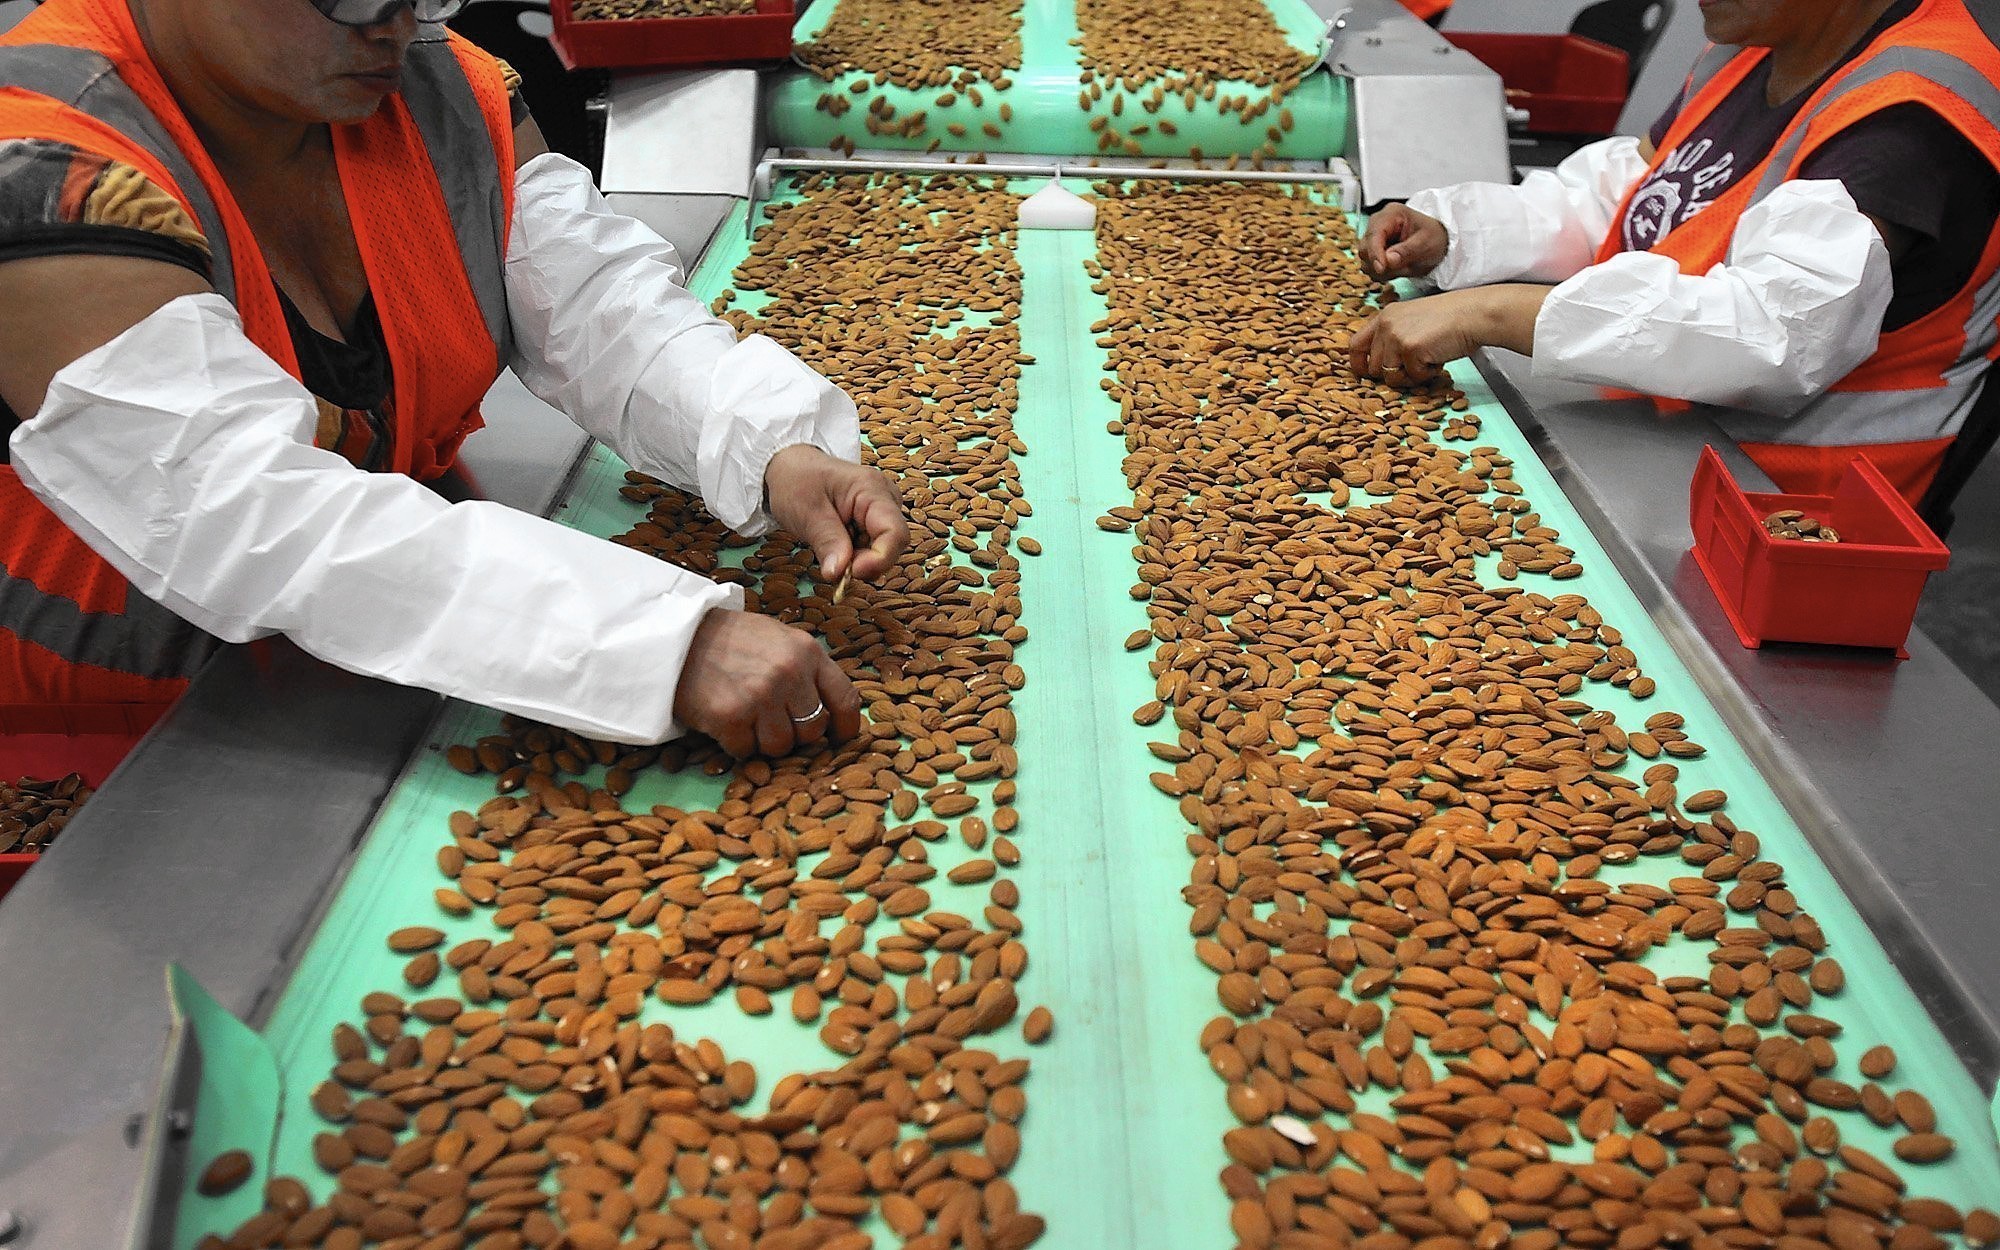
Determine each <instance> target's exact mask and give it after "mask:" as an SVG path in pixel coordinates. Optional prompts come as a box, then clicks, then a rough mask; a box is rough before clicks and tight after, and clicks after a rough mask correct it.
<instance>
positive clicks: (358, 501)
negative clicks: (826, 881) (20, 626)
mask: <svg viewBox="0 0 2000 1250" xmlns="http://www.w3.org/2000/svg"><path fill="white" fill-rule="evenodd" d="M85 281H87V282H88V283H89V285H88V286H80V285H78V284H79V283H81V282H85ZM200 285H201V284H200V280H199V279H198V278H195V277H194V276H193V275H192V274H190V273H188V271H186V270H184V269H179V268H177V267H174V266H171V265H165V264H161V263H159V262H154V261H144V260H134V259H131V258H126V257H92V256H63V257H46V258H39V259H35V260H23V261H14V262H8V263H6V264H4V265H0V337H4V338H5V340H6V341H7V342H9V343H10V344H20V345H21V346H20V348H19V350H10V351H9V352H7V353H5V354H4V355H0V397H4V398H5V399H6V400H7V402H8V404H9V405H10V406H11V407H13V408H14V409H15V410H16V411H20V412H29V413H34V414H35V415H34V416H33V418H32V419H30V420H28V421H26V422H24V423H23V424H22V425H21V427H20V428H19V429H18V430H17V431H16V432H15V433H14V435H13V438H12V440H11V444H10V448H11V452H12V459H13V463H14V466H15V468H16V470H17V471H18V472H19V474H20V476H21V479H22V481H23V482H24V483H25V484H26V485H27V486H28V487H29V489H30V490H32V491H33V492H34V493H35V494H37V495H38V496H39V497H40V498H41V499H42V500H43V501H44V502H45V503H47V504H48V505H49V506H50V507H51V508H52V509H53V510H54V511H55V512H56V513H57V514H58V515H59V516H61V517H62V519H63V520H64V521H65V523H67V524H68V525H70V527H71V528H72V529H73V530H75V531H76V533H77V534H78V535H79V536H81V537H82V538H84V539H85V541H87V542H89V543H90V545H91V546H92V548H93V549H94V550H96V551H97V552H98V553H99V554H100V555H102V556H104V557H105V558H106V559H107V560H108V561H110V562H111V563H112V564H113V565H114V566H115V567H117V568H118V569H119V571H120V572H122V573H124V574H125V575H126V576H127V577H129V578H131V579H132V581H133V582H134V584H135V585H137V586H138V587H139V589H140V590H141V591H142V592H144V593H146V594H147V595H149V596H150V597H152V598H154V599H156V600H158V601H160V602H162V603H164V604H165V605H166V606H168V607H169V608H171V609H173V610H174V611H175V612H177V613H178V614H180V615H181V616H183V617H184V618H186V619H187V620H189V621H191V622H192V623H194V624H196V625H198V626H200V627H201V628H203V629H205V630H207V631H209V632H210V633H213V634H215V635H217V636H219V637H222V638H224V639H226V640H230V641H245V640H248V639H251V638H256V637H261V636H265V635H268V634H272V633H283V634H286V635H287V636H289V637H291V638H292V639H293V641H295V642H297V643H298V644H299V645H300V646H301V647H303V648H304V649H305V650H307V651H309V652H311V653H313V654H315V655H318V656H319V657H321V658H323V659H326V660H328V661H330V662H332V663H335V664H338V665H340V666H341V667H344V668H347V669H350V670H352V671H356V672H360V673H364V674H367V675H370V676H378V677H384V678H387V679H390V680H393V681H399V682H403V683H406V684H410V685H418V686H423V687H426V688H429V689H433V690H438V691H441V692H444V693H447V694H454V695H459V696H462V697H466V698H470V699H474V700H477V701H480V702H484V703H488V704H491V705H493V706H496V707H499V708H502V709H503V710H506V711H511V712H517V713H520V714H522V715H526V716H531V717H534V718H536V719H541V720H548V721H552V722H554V723H557V724H560V725H564V726H566V727H568V728H573V729H577V730H579V731H581V732H584V733H589V734H592V735H595V736H600V737H606V738H611V739H615V740H618V741H626V742H650V741H659V740H661V739H663V738H666V737H671V736H675V735H676V734H678V733H680V732H682V731H683V730H684V729H686V728H688V727H689V726H691V725H692V726H694V727H701V728H708V727H709V726H714V727H715V729H716V730H717V731H720V732H722V733H724V734H727V733H729V732H730V731H731V730H732V728H734V727H735V725H736V723H737V721H739V720H742V721H743V722H744V723H745V724H748V725H749V726H750V727H751V730H752V733H751V736H750V737H748V738H742V737H739V738H738V739H737V743H736V745H737V746H739V747H746V748H747V747H754V746H756V745H757V741H758V735H759V733H760V732H761V726H760V725H759V724H758V722H757V717H756V716H755V715H752V716H750V717H748V718H747V719H746V718H744V717H742V716H741V715H740V709H738V708H737V707H736V706H735V705H734V704H733V703H732V702H730V701H732V700H733V701H738V702H740V701H745V700H750V699H757V700H760V701H761V702H762V703H763V704H765V705H767V706H792V705H797V704H803V705H804V706H803V707H800V708H798V710H805V708H806V707H810V706H811V705H812V704H813V703H814V702H817V701H820V700H822V699H823V700H824V701H825V702H826V703H827V704H828V706H829V708H831V709H834V710H835V711H836V713H837V715H836V717H835V723H834V725H833V728H834V729H835V730H836V731H838V730H841V729H842V728H843V726H845V727H846V728H848V729H850V730H851V728H852V727H853V726H855V725H856V724H858V715H857V711H856V709H858V702H856V701H854V700H853V697H852V692H851V689H850V688H848V687H846V684H845V681H844V679H840V680H834V679H833V678H832V677H830V676H829V675H828V674H826V673H825V672H824V670H822V669H820V668H819V667H818V666H817V661H819V660H823V659H824V654H823V653H822V652H819V650H818V648H817V647H816V646H815V645H814V644H813V643H812V642H811V640H810V639H808V638H806V637H805V636H804V635H802V634H796V631H790V630H785V629H784V627H783V626H780V625H778V624H777V623H776V622H771V621H768V620H764V619H763V618H742V619H743V620H744V621H746V622H748V621H756V622H758V624H756V625H748V626H747V627H739V626H738V625H737V624H736V622H734V621H731V622H718V623H717V624H715V625H711V624H710V623H709V618H710V617H712V616H713V617H723V616H727V617H741V616H742V614H740V613H734V612H729V613H714V612H712V611H711V609H714V608H718V607H725V608H726V607H732V606H735V605H737V604H738V603H739V602H740V600H739V597H738V593H737V592H736V591H734V590H732V589H727V588H724V587H721V586H717V585H715V584H714V583H712V582H709V581H707V580H706V579H703V578H700V577H697V576H695V575H693V574H691V573H688V572H686V571H685V570H681V569H677V568H674V567H673V566H671V565H668V564H665V563H662V562H660V561H657V560H653V559H650V558H648V557H646V556H644V555H642V554H640V553H638V552H635V551H631V550H628V549H626V548H622V547H618V546H616V545H614V544H610V543H605V542H602V541H601V540H598V539H595V538H593V537H590V536H588V535H585V534H582V533H580V532H577V531H574V530H569V529H566V528H564V527H562V526H558V525H555V524H554V523H552V522H548V521H544V520H542V519H541V518H539V517H534V516H530V515H528V514H526V513H521V512H516V511H513V510H512V509H508V508H504V507H501V506H500V505H497V504H491V503H483V502H472V503H461V504H455V505H454V504H448V503H446V502H445V501H444V500H443V499H441V498H439V497H438V496H437V495H435V494H433V493H432V492H430V491H429V490H427V489H425V488H424V487H422V486H421V485H419V484H418V483H416V482H414V481H412V480H410V479H408V478H405V477H400V476H395V475H389V474H368V473H362V472H360V471H359V470H357V469H355V468H354V467H353V466H351V465H349V464H348V463H347V462H346V461H344V460H341V459H340V458H339V457H337V456H334V455H332V454H331V453H328V452H324V451H320V450H318V449H315V448H314V447H312V446H311V442H310V439H311V431H312V428H313V423H314V420H315V418H316V411H315V406H314V404H313V401H312V399H311V396H310V395H309V394H307V393H306V391H305V390H304V388H303V387H301V386H299V384H298V383H297V382H296V381H295V380H294V379H292V378H291V377H290V376H289V375H287V374H285V373H284V372H283V370H281V369H279V368H278V366H277V365H276V364H275V362H273V361H271V360H270V358H269V357H268V356H266V355H264V354H263V353H262V352H261V351H259V350H258V349H257V348H256V347H255V346H254V345H253V344H251V343H250V342H249V340H248V339H246V338H244V337H243V334H242V331H241V328H240V324H239V323H238V321H237V319H236V315H235V312H234V310H233V309H231V308H230V307H229V306H228V304H227V302H226V301H224V300H222V298H221V297H220V296H218V295H215V294H213V293H209V292H205V291H203V290H200V289H198V288H199V287H200ZM190 287H194V288H197V289H189V288H190ZM82 289H88V290H91V291H93V298H92V299H90V300H77V299H75V298H74V292H75V291H77V290H82ZM149 305H157V306H156V307H148V306H149ZM121 321H130V322H131V324H130V325H129V326H125V327H124V328H122V329H121V328H120V327H119V324H118V323H119V322H121ZM31 326H32V327H33V329H32V332H31V331H30V327H31ZM99 340H102V341H101V342H100V341H99ZM71 355H74V359H64V358H65V357H66V356H71ZM161 360H173V361H179V362H183V363H182V367H181V368H179V369H177V370H175V371H174V372H173V373H171V374H167V375H162V374H160V373H159V372H158V371H157V368H156V365H155V362H158V361H161ZM760 627H761V628H760ZM770 631H781V632H782V633H783V634H786V635H795V636H796V639H797V641H796V642H794V641H793V640H792V639H791V638H774V637H773V636H771V634H770ZM746 635H748V636H747V637H746ZM698 640H705V641H701V642H700V644H699V645H698ZM723 643H727V644H728V645H727V646H722V644H723ZM719 647H720V649H723V650H726V651H729V652H732V653H734V654H736V655H738V656H739V657H743V658H742V659H739V661H738V662H737V663H736V665H735V668H736V670H737V671H736V672H734V673H733V674H732V676H731V678H730V679H729V681H728V682H727V683H726V685H727V687H728V689H727V690H720V689H718V688H717V687H718V686H720V685H723V684H724V683H719V682H713V681H710V682H696V683H682V682H680V681H679V680H678V679H679V678H680V676H681V669H682V663H683V661H684V660H685V659H687V658H688V657H689V656H690V655H696V654H706V653H712V652H714V651H715V650H717V649H718V648H719ZM827 663H828V664H830V661H828V662H827ZM745 669H751V670H754V671H752V672H750V673H749V674H747V675H746V673H745V672H744V671H743V670H745ZM824 727H825V724H824V722H823V721H822V722H820V723H819V724H815V725H812V726H807V727H806V728H805V734H806V736H808V737H816V736H818V733H819V732H820V731H821V730H822V729H823V728H824ZM786 745H789V740H787V743H786Z"/></svg>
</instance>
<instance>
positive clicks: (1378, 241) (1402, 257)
mask: <svg viewBox="0 0 2000 1250" xmlns="http://www.w3.org/2000/svg"><path fill="white" fill-rule="evenodd" d="M1450 246H1451V235H1450V234H1449V233H1448V232H1447V231H1446V230H1445V228H1444V223H1443V222H1441V221H1439V220H1438V219H1437V218H1435V217H1430V216H1426V215H1425V214H1423V213H1419V212H1417V211H1415V210H1414V209H1412V208H1410V207H1408V206H1407V205H1403V204H1390V205H1387V206H1385V207H1384V208H1383V209H1382V210H1381V211H1380V212H1377V213H1376V214H1375V215H1374V216H1373V217H1370V218H1369V219H1368V233H1367V234H1365V235H1363V236H1362V237H1361V268H1362V270H1363V271H1365V272H1366V273H1367V274H1368V276H1369V277H1371V278H1373V279H1375V280H1376V281H1377V282H1387V281H1389V280H1390V279H1392V278H1421V277H1424V276H1425V275H1427V274H1429V273H1430V271H1431V270H1433V269H1436V268H1437V267H1438V266H1439V265H1440V264H1442V263H1443V262H1444V254H1445V252H1446V250H1447V249H1449V248H1450Z"/></svg>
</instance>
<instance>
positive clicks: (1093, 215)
mask: <svg viewBox="0 0 2000 1250" xmlns="http://www.w3.org/2000/svg"><path fill="white" fill-rule="evenodd" d="M1020 222H1021V229H1023V230H1090V229H1094V228H1095V227H1096V225H1097V206H1096V205H1095V204H1092V203H1091V202H1090V201H1089V200H1086V199H1084V198H1083V197H1082V196H1080V195H1078V194H1077V193H1076V192H1074V191H1071V190H1070V189H1069V188H1068V187H1065V186H1063V184H1062V181H1061V179H1059V178H1051V179H1049V183H1048V185H1047V186H1045V187H1043V188H1042V189H1041V190H1039V191H1037V192H1035V193H1034V194H1033V195H1031V196H1029V197H1028V198H1027V199H1025V200H1022V201H1021V210H1020Z"/></svg>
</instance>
